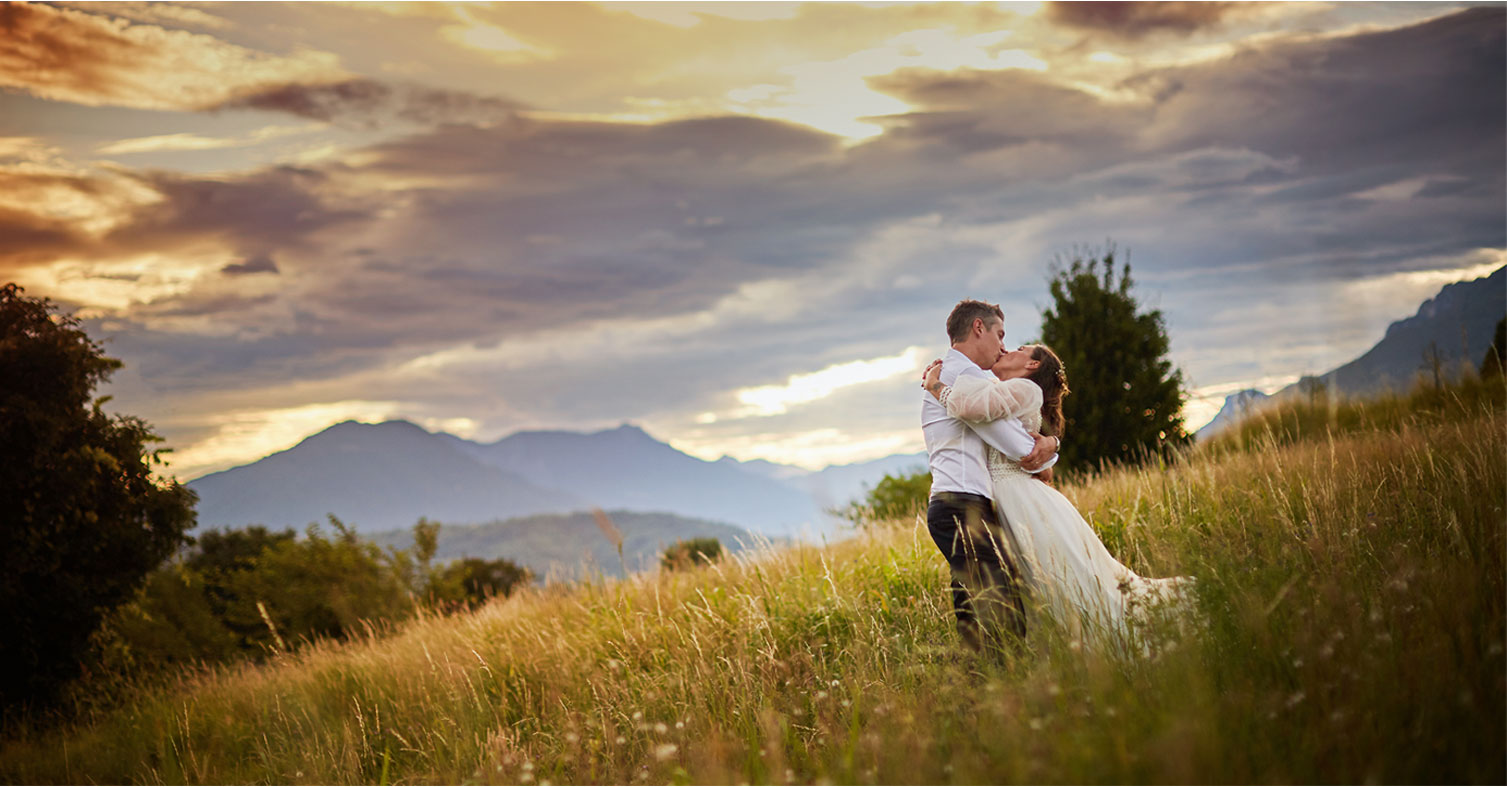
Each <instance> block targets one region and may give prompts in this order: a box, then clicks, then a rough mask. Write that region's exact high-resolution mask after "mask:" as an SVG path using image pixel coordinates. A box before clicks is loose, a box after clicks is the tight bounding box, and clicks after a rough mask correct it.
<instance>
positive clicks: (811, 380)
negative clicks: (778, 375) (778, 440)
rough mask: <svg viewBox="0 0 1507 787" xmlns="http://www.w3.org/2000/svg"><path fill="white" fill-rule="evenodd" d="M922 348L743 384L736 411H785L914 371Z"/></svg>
mask: <svg viewBox="0 0 1507 787" xmlns="http://www.w3.org/2000/svg"><path fill="white" fill-rule="evenodd" d="M922 352H924V350H923V348H921V347H910V348H907V349H906V350H905V352H903V353H900V354H899V355H892V356H888V357H884V358H873V359H870V360H866V361H849V362H848V363H840V364H836V365H834V366H828V367H827V368H825V369H822V370H821V371H818V372H811V373H809V374H795V375H791V376H790V377H789V378H788V379H787V380H786V381H785V384H784V385H763V386H759V387H757V388H744V389H742V390H740V391H738V392H737V397H738V401H739V402H741V403H742V404H744V405H747V407H746V408H745V409H743V410H740V411H738V413H737V415H739V416H746V415H752V416H766V415H779V414H781V413H784V412H786V411H788V410H789V409H790V406H791V405H795V404H805V403H807V402H814V401H816V400H818V399H824V398H826V397H828V396H831V395H832V392H833V391H836V390H838V389H839V388H846V387H848V386H850V385H860V384H862V383H871V382H877V381H879V380H888V379H889V378H891V377H897V376H899V375H902V374H906V373H908V372H912V371H915V370H916V368H917V367H918V365H919V364H920V360H921V354H922Z"/></svg>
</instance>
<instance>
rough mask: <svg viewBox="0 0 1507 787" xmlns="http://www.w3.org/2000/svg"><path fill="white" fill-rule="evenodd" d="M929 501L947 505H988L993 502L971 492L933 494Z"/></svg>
mask: <svg viewBox="0 0 1507 787" xmlns="http://www.w3.org/2000/svg"><path fill="white" fill-rule="evenodd" d="M931 499H932V500H933V501H935V502H940V503H949V504H952V505H961V504H963V503H984V504H990V503H992V502H993V501H992V500H990V499H989V498H987V497H984V496H983V495H976V494H974V493H972V492H933V493H932V495H931Z"/></svg>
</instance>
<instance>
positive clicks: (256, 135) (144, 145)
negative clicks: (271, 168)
mask: <svg viewBox="0 0 1507 787" xmlns="http://www.w3.org/2000/svg"><path fill="white" fill-rule="evenodd" d="M324 127H325V124H323V123H320V124H311V125H304V126H266V127H264V128H259V129H256V130H255V131H252V132H251V133H249V134H243V135H241V136H239V137H206V136H202V135H199V134H162V135H160V136H155V137H135V138H132V139H122V140H119V141H116V142H112V143H110V144H108V145H104V146H102V147H100V148H99V151H98V152H99V153H100V154H102V155H106V156H117V155H122V154H128V153H155V152H158V151H164V150H217V149H220V148H240V147H249V146H251V145H257V144H260V143H262V142H265V141H267V140H269V139H276V138H278V137H286V136H289V135H292V134H307V133H309V132H312V131H318V130H320V129H322V128H324Z"/></svg>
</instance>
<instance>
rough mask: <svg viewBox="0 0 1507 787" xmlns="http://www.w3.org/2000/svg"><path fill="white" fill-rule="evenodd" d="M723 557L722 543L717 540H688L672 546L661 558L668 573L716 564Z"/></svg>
mask: <svg viewBox="0 0 1507 787" xmlns="http://www.w3.org/2000/svg"><path fill="white" fill-rule="evenodd" d="M721 557H722V542H721V541H718V540H717V539H715V538H688V539H685V540H684V541H676V542H675V543H674V544H671V545H670V547H669V548H668V549H666V550H665V553H664V554H663V555H662V556H660V558H659V565H660V567H661V568H663V569H664V570H666V571H685V570H686V569H690V568H694V567H696V566H704V565H708V564H710V563H714V562H716V561H717V560H718V559H719V558H721Z"/></svg>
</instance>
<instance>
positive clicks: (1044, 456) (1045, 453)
mask: <svg viewBox="0 0 1507 787" xmlns="http://www.w3.org/2000/svg"><path fill="white" fill-rule="evenodd" d="M1031 439H1032V440H1035V441H1036V447H1034V448H1032V449H1031V453H1029V454H1026V455H1025V456H1024V457H1022V458H1021V460H1020V467H1021V469H1023V470H1025V471H1026V472H1035V471H1036V470H1038V469H1040V467H1041V466H1042V465H1044V464H1046V463H1047V460H1048V459H1051V458H1052V454H1055V453H1057V440H1056V439H1054V438H1051V437H1043V436H1042V435H1040V434H1038V433H1036V432H1032V433H1031Z"/></svg>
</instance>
